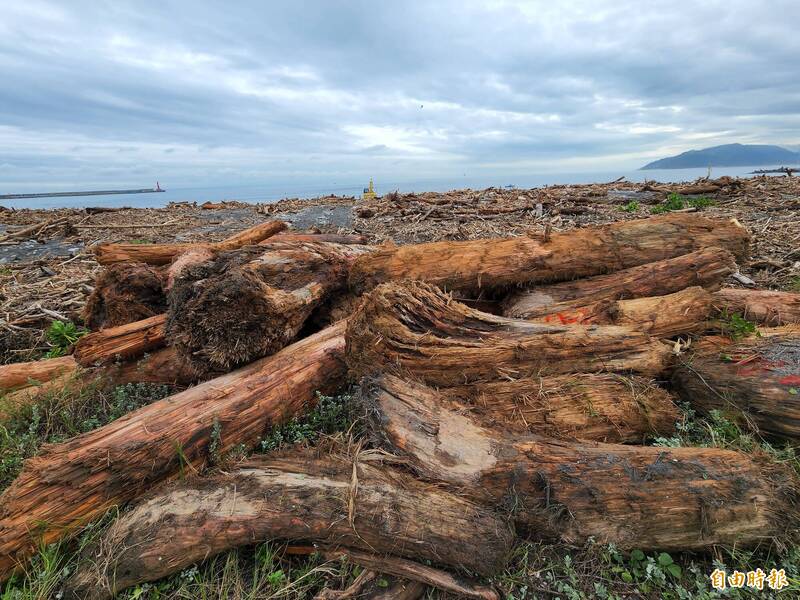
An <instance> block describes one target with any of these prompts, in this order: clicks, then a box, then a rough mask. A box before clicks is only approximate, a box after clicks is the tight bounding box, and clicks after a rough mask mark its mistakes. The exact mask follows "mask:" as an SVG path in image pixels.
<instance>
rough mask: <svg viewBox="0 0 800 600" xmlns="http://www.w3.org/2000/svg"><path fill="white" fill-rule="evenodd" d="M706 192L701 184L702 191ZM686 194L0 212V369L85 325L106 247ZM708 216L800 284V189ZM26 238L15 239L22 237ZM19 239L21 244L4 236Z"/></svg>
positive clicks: (535, 228) (588, 215)
mask: <svg viewBox="0 0 800 600" xmlns="http://www.w3.org/2000/svg"><path fill="white" fill-rule="evenodd" d="M700 183H702V182H700ZM671 191H678V192H681V191H683V192H685V191H687V190H686V185H685V184H649V185H648V184H645V185H642V184H634V183H629V182H625V181H622V182H614V183H604V184H593V185H572V186H551V187H544V188H534V189H528V190H523V189H497V188H489V189H486V190H457V191H452V192H446V193H434V192H429V193H423V194H400V195H398V194H389V195H387V196H384V197H382V198H378V199H376V200H373V201H370V202H363V201H361V200H359V199H355V198H343V197H336V196H328V197H321V198H315V199H312V200H297V199H290V200H282V201H280V202H277V203H274V204H244V203H238V202H231V203H224V205H223V206H221V207H219V208H215V209H203V208H201V207H200V206H197V205H194V204H186V203H181V204H172V205H170V206H168V207H166V208H160V209H152V208H150V209H120V210H116V211H114V212H94V211H92V210H91V209H57V210H51V211H42V210H16V211H12V210H2V211H0V309H1V310H0V361H1V362H11V361H17V360H27V359H30V358H34V357H36V356H37V355H38V353H40V352H41V350H42V349H43V348H44V347H45V345H44V339H43V335H42V331H43V329H44V328H46V327H47V326H48V324H49V323H50V322H51V321H52V320H53V319H64V320H66V319H69V320H73V321H76V322H78V321H80V312H81V310H82V308H83V305H84V303H85V300H86V297H87V296H88V294H89V293H91V290H92V285H93V281H94V277H95V275H96V274H97V272H98V270H99V269H100V267H99V265H98V264H97V263H96V261H95V260H94V258H93V255H92V253H91V247H92V246H93V245H94V244H96V243H98V242H115V241H118V242H123V241H124V242H139V243H155V242H171V241H177V242H190V241H200V240H202V241H216V240H220V239H222V238H225V237H227V236H228V235H230V234H231V233H233V232H235V231H238V230H241V229H244V228H246V227H250V226H251V225H254V224H256V223H259V222H262V221H264V220H266V219H282V220H285V221H286V222H288V223H289V224H290V227H291V228H292V229H293V230H298V231H308V230H312V231H321V232H337V233H359V234H362V235H366V236H367V237H368V239H369V240H370V241H371V242H373V243H376V244H379V243H396V244H405V243H415V242H426V241H434V240H463V239H474V238H480V237H503V236H519V235H530V234H536V233H542V232H543V231H545V230H546V229H549V230H551V231H561V230H568V229H571V228H575V227H582V226H585V225H589V224H596V223H607V222H611V221H618V220H626V219H636V218H643V217H646V216H648V215H649V214H651V212H652V209H653V207H655V206H658V205H659V203H662V202H663V201H664V199H665V198H666V197H667V195H668V193H669V192H671ZM703 195H704V196H706V197H708V198H710V199H712V200H713V202H714V204H713V205H712V206H709V207H706V208H702V209H701V212H702V214H704V215H707V216H714V217H733V218H736V219H738V220H739V221H740V222H741V223H742V224H743V225H745V226H746V227H747V228H748V229H749V231H750V232H751V234H752V236H753V245H752V252H751V254H752V256H751V260H750V261H749V262H748V263H747V264H744V265H740V268H741V271H742V273H744V274H746V275H748V276H749V277H751V278H752V279H753V280H754V281H755V282H756V284H757V285H759V286H761V287H769V288H775V289H788V288H790V287H792V286H794V285H797V282H798V281H800V280H798V277H800V178H798V177H793V178H789V177H758V178H753V179H736V180H728V181H725V182H721V185H720V186H719V189H718V190H716V191H714V192H713V193H706V194H703ZM32 225H37V226H36V227H34V228H32V231H30V232H29V233H27V234H25V235H19V236H17V237H13V236H14V234H15V233H16V232H18V231H20V230H25V229H27V228H30V227H31V226H32ZM8 235H11V236H12V237H11V238H6V237H5V236H8Z"/></svg>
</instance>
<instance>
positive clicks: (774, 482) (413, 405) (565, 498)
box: [362, 383, 798, 550]
mask: <svg viewBox="0 0 800 600" xmlns="http://www.w3.org/2000/svg"><path fill="white" fill-rule="evenodd" d="M407 392H408V393H404V394H400V393H398V390H397V389H392V390H385V389H383V388H382V387H381V385H380V383H378V384H376V385H372V386H365V387H364V388H363V392H362V393H363V394H364V397H363V398H362V401H363V404H364V405H365V406H366V407H367V409H368V412H369V414H370V415H371V417H372V418H371V419H370V421H371V423H372V430H373V431H374V432H375V434H376V436H377V437H378V438H379V439H381V440H382V441H383V443H384V444H385V445H386V446H387V447H388V448H389V449H391V450H393V451H394V452H397V453H399V454H400V455H401V457H402V458H403V459H405V460H406V461H407V463H406V464H408V465H409V466H410V467H411V468H412V469H414V470H415V471H416V472H417V473H419V474H420V475H421V476H423V477H425V478H426V479H429V480H431V481H438V482H444V483H447V484H449V485H450V486H452V487H453V488H454V489H455V490H457V492H458V493H460V494H464V495H466V496H467V497H470V498H473V499H475V500H476V501H479V502H482V503H486V504H491V505H494V506H503V507H506V508H507V509H508V510H509V511H510V512H511V513H512V514H513V516H514V519H515V521H516V523H517V524H518V525H519V526H520V527H521V528H522V530H523V531H525V532H527V534H528V535H529V536H531V537H535V538H548V539H549V538H557V539H561V540H562V541H564V542H567V543H583V542H585V541H586V540H588V539H589V538H590V537H591V538H594V539H595V540H596V541H597V542H598V543H601V544H604V543H614V544H616V545H617V546H619V547H620V548H623V549H631V548H646V549H663V550H700V549H707V548H710V547H712V546H714V545H718V544H721V545H726V546H732V545H736V546H737V547H745V546H753V545H756V544H758V543H762V542H765V541H768V540H770V538H774V537H782V536H785V535H787V532H789V531H791V530H793V529H794V528H795V527H796V526H797V523H798V512H797V511H798V509H797V479H796V475H795V474H794V473H793V471H792V470H791V469H790V468H787V467H786V466H785V465H780V464H774V463H771V462H768V461H767V460H759V459H756V458H753V457H751V456H749V455H747V454H743V453H740V452H733V451H730V450H720V449H717V448H659V447H645V446H625V445H615V444H601V443H596V442H595V443H592V442H565V441H558V440H554V439H552V438H547V437H543V436H536V435H531V434H514V433H512V432H504V431H503V430H502V429H499V428H497V427H496V424H495V423H492V422H489V423H483V422H481V421H480V419H479V417H478V416H477V415H465V414H460V412H459V411H458V409H457V408H455V409H454V408H453V407H452V405H450V404H449V403H448V402H447V400H446V398H445V397H444V396H443V395H441V394H440V393H438V392H437V391H435V390H434V389H432V388H427V389H424V390H423V389H422V388H419V387H418V388H416V389H414V390H410V389H408V390H407Z"/></svg>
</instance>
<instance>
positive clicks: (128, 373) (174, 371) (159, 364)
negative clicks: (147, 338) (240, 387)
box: [101, 346, 223, 386]
mask: <svg viewBox="0 0 800 600" xmlns="http://www.w3.org/2000/svg"><path fill="white" fill-rule="evenodd" d="M101 374H102V376H103V377H105V378H106V380H107V381H109V383H110V384H111V385H124V384H126V383H163V384H167V385H177V386H188V385H191V384H193V383H197V382H198V381H204V380H206V379H210V378H211V377H210V376H209V374H207V373H198V372H197V371H195V370H194V369H193V368H192V366H191V365H190V364H188V363H187V362H186V361H185V360H183V358H181V357H180V356H179V355H178V353H177V351H176V350H175V348H173V347H171V346H166V347H164V348H161V349H159V350H156V351H155V352H151V353H148V354H145V355H144V356H142V357H141V358H140V359H138V360H129V361H126V362H122V363H112V364H108V365H106V366H104V367H103V369H102V373H101ZM220 375H223V373H215V374H213V376H214V377H218V376H220Z"/></svg>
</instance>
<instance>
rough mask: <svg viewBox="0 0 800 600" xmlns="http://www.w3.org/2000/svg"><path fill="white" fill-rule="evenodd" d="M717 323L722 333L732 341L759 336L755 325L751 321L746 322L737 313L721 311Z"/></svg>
mask: <svg viewBox="0 0 800 600" xmlns="http://www.w3.org/2000/svg"><path fill="white" fill-rule="evenodd" d="M719 323H720V329H721V330H722V333H723V334H725V335H727V336H728V337H729V338H731V339H732V340H740V339H742V338H746V337H749V336H751V335H759V333H758V327H756V324H755V323H753V322H752V321H748V320H747V319H745V318H744V317H743V316H742V315H741V314H739V313H728V311H723V313H722V314H721V315H720V320H719Z"/></svg>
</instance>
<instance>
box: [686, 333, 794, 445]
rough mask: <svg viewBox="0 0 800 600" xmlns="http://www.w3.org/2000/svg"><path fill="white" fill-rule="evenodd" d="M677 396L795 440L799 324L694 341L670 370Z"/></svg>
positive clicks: (699, 407) (706, 410) (701, 408)
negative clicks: (687, 353)
mask: <svg viewBox="0 0 800 600" xmlns="http://www.w3.org/2000/svg"><path fill="white" fill-rule="evenodd" d="M672 382H673V385H674V387H675V389H676V391H677V392H678V393H679V394H680V396H681V397H682V398H683V399H684V400H686V401H687V402H689V403H691V405H692V406H693V407H694V408H696V409H697V410H699V411H700V412H702V413H705V414H708V413H709V412H710V411H712V410H719V411H721V412H722V414H723V415H725V416H727V417H728V418H730V419H731V420H733V421H734V422H738V423H740V424H742V425H743V426H744V427H745V428H751V429H753V430H755V431H757V432H760V433H761V434H763V435H766V436H773V437H777V438H781V439H786V440H790V441H792V442H798V441H800V328H798V327H796V326H794V327H793V326H787V327H778V328H775V329H774V330H771V331H770V330H761V336H760V337H750V338H746V339H743V340H740V341H738V342H733V341H731V340H729V339H727V338H723V337H715V338H709V339H707V340H704V341H703V342H702V343H700V344H696V345H695V347H694V352H693V353H692V354H691V355H690V356H689V357H688V358H687V359H685V360H684V361H683V363H682V364H681V365H679V366H678V367H677V368H676V369H675V372H674V374H673V378H672Z"/></svg>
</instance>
